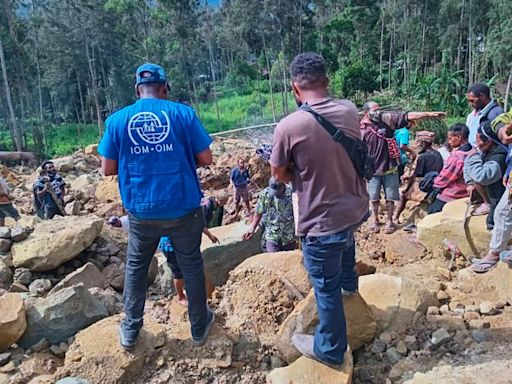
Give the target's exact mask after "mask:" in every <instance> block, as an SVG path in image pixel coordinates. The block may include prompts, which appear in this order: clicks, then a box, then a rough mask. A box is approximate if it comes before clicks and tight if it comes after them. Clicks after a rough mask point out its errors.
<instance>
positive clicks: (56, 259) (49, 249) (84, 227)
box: [12, 216, 103, 271]
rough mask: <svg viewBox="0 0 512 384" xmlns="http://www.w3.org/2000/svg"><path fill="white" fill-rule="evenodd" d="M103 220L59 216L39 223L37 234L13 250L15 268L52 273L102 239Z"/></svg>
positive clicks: (35, 231) (33, 234) (17, 244)
mask: <svg viewBox="0 0 512 384" xmlns="http://www.w3.org/2000/svg"><path fill="white" fill-rule="evenodd" d="M102 226H103V220H101V219H100V218H98V217H96V216H88V217H83V216H81V217H77V216H65V217H56V218H54V219H53V220H46V221H44V222H41V223H39V224H37V226H36V229H35V230H34V232H33V233H32V234H31V235H30V236H29V237H28V239H27V240H24V241H22V242H19V243H15V244H14V245H13V247H12V255H13V263H14V266H15V267H27V268H30V269H31V270H33V271H48V270H50V269H54V268H56V267H58V266H60V265H61V264H63V263H65V262H66V261H69V260H71V259H73V258H74V257H75V256H77V255H78V254H79V253H80V252H82V251H83V250H84V249H86V248H87V247H88V246H89V245H91V244H92V242H93V241H94V240H95V239H96V237H98V235H99V234H100V232H101V228H102Z"/></svg>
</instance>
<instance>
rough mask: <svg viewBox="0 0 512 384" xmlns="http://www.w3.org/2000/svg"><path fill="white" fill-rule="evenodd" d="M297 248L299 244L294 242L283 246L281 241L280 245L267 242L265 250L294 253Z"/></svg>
mask: <svg viewBox="0 0 512 384" xmlns="http://www.w3.org/2000/svg"><path fill="white" fill-rule="evenodd" d="M295 248H297V242H295V241H292V242H291V243H289V244H285V245H282V244H281V241H279V243H274V242H273V241H270V240H267V241H266V242H265V250H266V252H282V251H293V250H294V249H295Z"/></svg>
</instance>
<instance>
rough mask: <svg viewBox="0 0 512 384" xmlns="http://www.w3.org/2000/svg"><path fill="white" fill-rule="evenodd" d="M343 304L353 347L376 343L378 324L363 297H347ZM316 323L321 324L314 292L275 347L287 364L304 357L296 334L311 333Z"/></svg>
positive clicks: (283, 327)
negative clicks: (297, 348)
mask: <svg viewBox="0 0 512 384" xmlns="http://www.w3.org/2000/svg"><path fill="white" fill-rule="evenodd" d="M343 304H344V310H345V318H346V322H347V335H348V342H349V345H350V348H351V349H352V350H356V349H359V348H360V347H362V346H363V345H364V344H365V343H368V342H370V341H371V340H373V338H374V337H375V334H376V332H377V323H376V322H375V320H374V319H373V317H372V314H371V312H370V310H369V308H368V306H367V305H366V303H365V302H364V300H363V299H362V298H361V296H360V295H359V294H356V295H351V296H343ZM316 324H318V316H317V309H316V300H315V294H314V291H313V290H311V291H310V293H309V294H308V295H307V297H306V298H305V299H304V300H302V301H301V302H300V303H299V304H297V306H296V307H295V309H294V310H293V312H292V313H291V314H290V315H289V316H288V317H287V318H286V320H285V321H284V323H283V324H282V325H281V327H280V329H279V332H278V335H277V338H276V342H275V347H276V348H277V349H278V351H279V352H280V354H281V357H282V358H283V359H284V360H285V361H287V362H288V363H291V362H293V361H295V360H296V359H297V358H298V357H299V356H300V353H299V352H298V351H297V350H296V349H295V347H294V346H293V344H292V343H291V338H292V336H293V335H294V334H295V333H309V334H311V333H313V332H314V329H315V326H316Z"/></svg>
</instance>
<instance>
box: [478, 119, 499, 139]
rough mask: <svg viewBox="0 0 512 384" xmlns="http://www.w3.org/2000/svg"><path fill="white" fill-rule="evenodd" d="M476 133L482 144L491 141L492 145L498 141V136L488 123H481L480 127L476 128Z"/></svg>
mask: <svg viewBox="0 0 512 384" xmlns="http://www.w3.org/2000/svg"><path fill="white" fill-rule="evenodd" d="M477 132H478V134H479V135H480V139H481V140H482V141H483V142H484V143H487V142H488V141H491V142H493V143H494V144H496V143H497V142H498V141H499V139H498V135H497V134H496V132H494V131H493V129H492V126H491V123H490V122H489V121H486V122H484V123H482V125H480V126H479V127H478V131H477Z"/></svg>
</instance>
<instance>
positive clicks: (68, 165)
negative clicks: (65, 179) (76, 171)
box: [52, 156, 75, 173]
mask: <svg viewBox="0 0 512 384" xmlns="http://www.w3.org/2000/svg"><path fill="white" fill-rule="evenodd" d="M52 162H53V165H55V169H57V172H61V173H68V172H71V171H72V170H73V168H74V167H75V161H74V159H73V156H65V157H59V158H57V159H52Z"/></svg>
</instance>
